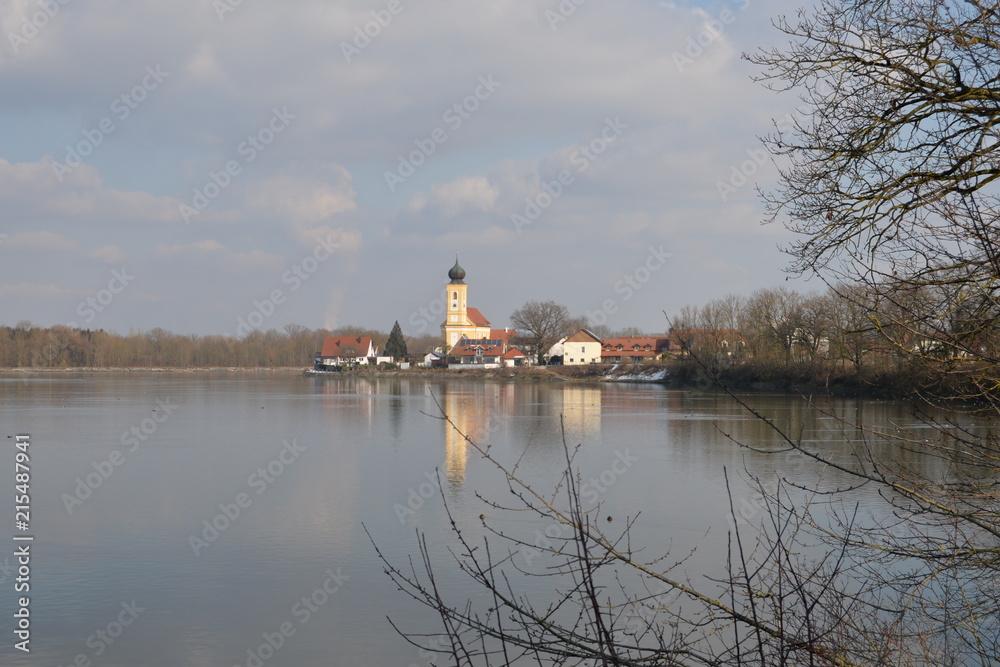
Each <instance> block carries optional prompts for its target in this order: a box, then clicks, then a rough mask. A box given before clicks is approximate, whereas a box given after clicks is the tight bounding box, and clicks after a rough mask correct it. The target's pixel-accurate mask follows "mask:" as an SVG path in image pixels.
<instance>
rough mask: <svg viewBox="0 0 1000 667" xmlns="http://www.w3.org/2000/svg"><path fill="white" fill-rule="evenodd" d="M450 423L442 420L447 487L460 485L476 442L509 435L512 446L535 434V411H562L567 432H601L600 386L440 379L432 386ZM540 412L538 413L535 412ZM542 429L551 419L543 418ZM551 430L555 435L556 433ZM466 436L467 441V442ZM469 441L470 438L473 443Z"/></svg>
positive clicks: (583, 436) (484, 444)
mask: <svg viewBox="0 0 1000 667" xmlns="http://www.w3.org/2000/svg"><path fill="white" fill-rule="evenodd" d="M436 392H437V393H438V400H439V401H440V404H441V408H442V409H443V410H444V412H445V414H446V415H447V416H448V418H449V420H450V422H451V423H449V422H448V421H442V428H443V429H444V448H445V470H444V475H445V481H446V483H447V485H448V487H449V488H450V489H451V490H452V491H456V492H457V491H461V490H462V489H463V487H464V485H465V481H466V473H467V469H468V467H469V465H470V458H472V459H473V460H474V459H475V458H476V446H478V447H479V448H480V449H486V448H488V447H490V446H491V445H495V444H497V442H498V441H500V440H511V439H512V440H514V441H516V443H513V444H512V448H513V449H515V450H518V449H520V448H521V447H523V446H527V444H528V443H530V442H532V441H533V440H535V441H537V440H538V437H537V436H538V435H539V434H538V433H536V429H537V428H538V427H539V425H540V424H539V421H538V420H537V419H536V418H538V417H542V418H554V419H555V421H556V423H558V418H559V417H560V415H561V416H562V417H563V424H564V425H565V429H566V435H567V437H569V438H570V439H572V440H587V439H590V438H594V437H597V436H599V435H600V432H601V389H600V387H596V386H593V387H591V386H582V385H573V386H570V385H557V386H539V385H528V384H522V383H516V382H508V383H495V384H494V383H468V384H466V383H454V382H453V383H442V384H441V385H440V386H439V387H438V389H437V390H436ZM540 411H541V413H543V414H540ZM543 421H544V422H547V423H546V427H545V428H546V430H548V429H550V428H551V427H552V425H553V422H552V420H550V419H543ZM549 435H550V436H553V437H556V438H558V434H557V433H550V434H549ZM470 441H471V442H470ZM472 443H475V446H473V444H472Z"/></svg>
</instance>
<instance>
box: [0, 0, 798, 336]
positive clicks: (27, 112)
mask: <svg viewBox="0 0 1000 667" xmlns="http://www.w3.org/2000/svg"><path fill="white" fill-rule="evenodd" d="M794 9H795V6H794V5H791V4H788V3H782V2H764V1H757V0H736V1H733V0H720V1H719V2H702V3H698V4H687V3H683V2H681V3H663V2H650V1H641V0H614V1H613V2H612V1H610V0H607V1H605V0H600V1H599V0H463V1H462V2H459V1H457V0H438V1H436V2H429V1H421V0H358V1H354V0H345V1H339V2H330V1H327V0H317V1H310V2H301V1H298V0H290V1H285V2H281V3H278V2H264V1H263V0H173V1H171V2H166V1H160V2H150V1H147V0H129V1H128V2H125V1H118V0H102V1H100V2H84V1H83V0H2V2H0V30H2V33H3V40H2V43H0V90H2V91H3V95H2V96H0V128H2V129H0V137H2V141H0V324H3V325H8V326H13V325H15V324H16V323H18V322H19V321H22V320H29V321H31V322H33V323H34V324H36V325H40V326H52V325H57V324H67V325H70V326H79V327H82V328H89V329H105V330H109V331H117V332H119V333H129V332H130V331H140V330H146V331H148V330H150V329H153V328H157V327H161V328H164V329H167V330H170V331H174V332H177V333H183V334H201V335H206V334H224V335H245V334H246V333H247V331H249V330H250V329H261V330H264V329H279V330H281V329H282V328H283V327H285V326H286V325H288V324H291V323H294V324H299V325H302V326H306V327H309V328H319V327H327V328H334V327H338V326H346V325H357V326H363V327H371V328H376V329H382V330H385V331H388V330H389V329H390V328H391V327H392V324H393V322H394V321H396V320H398V321H399V323H400V325H401V326H402V328H403V330H404V332H405V333H407V334H411V335H420V334H425V333H436V332H438V331H439V326H440V323H441V322H442V321H443V315H442V313H443V301H442V300H441V296H442V294H443V289H444V285H445V283H446V282H447V281H448V278H447V272H448V270H449V269H450V268H451V266H452V265H453V264H454V262H455V254H456V252H458V253H459V257H460V262H461V265H462V267H463V268H464V269H465V270H466V272H467V276H466V283H468V284H469V305H470V306H474V307H476V308H478V309H479V310H480V311H481V312H482V313H483V314H484V315H485V316H486V317H487V318H488V319H489V320H490V321H491V322H492V324H493V325H494V326H495V327H503V326H507V325H509V323H510V320H509V318H510V314H511V313H512V312H513V311H514V310H515V309H517V308H519V307H520V306H522V305H523V304H524V303H525V302H527V301H529V300H543V301H544V300H550V299H551V300H554V301H556V302H559V303H562V304H564V305H565V306H567V307H568V309H569V311H570V313H571V314H572V315H587V316H588V317H589V319H590V321H591V323H592V324H607V325H608V326H609V327H611V328H612V329H616V328H622V327H627V326H628V327H639V328H640V329H643V330H645V331H647V332H649V333H656V332H660V331H663V330H665V328H666V321H665V317H664V312H666V313H667V314H673V313H676V311H677V310H678V309H679V308H680V307H682V306H683V305H685V304H701V303H704V302H706V301H707V300H709V299H713V298H717V297H721V296H723V295H725V294H728V293H733V292H735V293H741V294H749V293H750V292H751V291H752V290H754V289H757V288H761V287H771V286H776V285H778V284H790V285H791V286H793V287H796V288H798V289H802V290H803V291H805V290H806V289H807V288H808V287H809V286H808V285H798V284H796V283H786V282H785V280H786V274H785V273H784V272H783V271H782V268H783V267H784V266H785V265H786V263H787V258H786V256H785V255H783V254H782V253H781V252H780V250H779V249H778V247H779V245H780V244H784V243H787V242H789V241H790V236H789V233H788V232H787V231H786V230H785V229H784V228H783V227H782V226H781V225H780V224H771V225H762V224H761V222H762V219H763V208H762V206H761V204H760V202H759V200H758V196H757V194H756V192H755V186H760V187H763V188H765V189H766V188H769V187H773V186H774V184H775V182H776V177H777V170H776V167H775V166H774V164H773V163H772V162H771V160H770V159H769V158H766V157H765V155H764V153H763V152H762V148H761V144H760V140H759V138H758V137H759V136H760V135H763V134H765V133H767V132H768V131H769V130H770V129H771V127H772V119H781V118H783V117H786V115H787V114H788V113H790V112H792V111H793V110H794V108H795V105H796V100H795V98H794V97H793V96H790V95H779V94H776V93H773V92H771V91H768V90H766V89H765V88H764V87H763V86H762V85H761V84H759V83H755V82H754V81H753V80H752V79H751V77H752V76H753V75H754V74H756V73H758V72H757V70H756V68H755V66H753V65H751V64H750V63H748V62H746V61H745V60H743V59H742V58H741V53H742V52H746V51H753V50H755V49H757V48H758V47H761V46H767V45H771V44H781V43H782V40H781V39H780V35H778V34H777V32H776V31H775V30H774V28H773V27H772V26H771V21H772V20H773V19H774V17H775V16H777V15H779V14H780V13H789V12H793V11H794Z"/></svg>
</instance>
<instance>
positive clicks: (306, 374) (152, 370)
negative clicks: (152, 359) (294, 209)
mask: <svg viewBox="0 0 1000 667" xmlns="http://www.w3.org/2000/svg"><path fill="white" fill-rule="evenodd" d="M678 370H680V369H678V368H677V367H676V366H674V367H671V366H661V365H656V366H627V367H624V368H622V367H617V368H616V367H615V366H613V365H608V366H605V365H601V366H596V367H595V366H519V367H509V368H490V369H487V368H461V369H443V368H422V367H413V368H409V369H406V370H401V369H388V370H380V369H377V368H372V367H359V368H353V369H350V370H345V371H341V372H326V373H312V372H311V371H312V368H310V367H304V366H277V367H270V368H257V367H241V366H189V367H183V368H176V367H118V366H107V367H79V368H77V367H71V368H69V367H67V368H23V367H22V368H0V377H11V376H21V377H24V376H30V375H52V376H59V375H68V374H99V373H119V374H143V373H149V374H212V373H214V374H232V375H239V374H246V375H262V374H264V375H298V376H301V377H303V378H313V379H324V380H326V379H340V378H349V377H365V378H404V379H406V378H412V379H444V380H465V381H469V380H472V381H502V382H567V383H574V384H578V383H579V384H600V383H626V382H632V383H637V384H659V385H662V386H664V387H667V388H670V389H687V390H693V391H718V390H721V389H722V388H721V387H720V386H719V385H716V384H714V383H711V382H710V381H709V382H698V381H692V380H691V379H690V378H685V377H684V375H685V374H684V373H683V372H677V371H678ZM706 380H707V378H706ZM729 380H730V382H729V383H728V384H727V386H728V389H729V390H730V391H734V392H740V393H762V392H771V393H782V394H791V395H801V394H811V395H831V396H864V397H871V398H901V397H903V396H905V395H906V393H907V392H905V391H900V389H899V388H889V387H879V386H874V385H870V386H857V385H851V384H846V385H845V384H839V383H837V384H830V385H826V386H823V385H821V384H811V383H808V382H806V383H799V382H795V381H794V380H792V378H789V380H790V381H787V382H781V381H778V382H776V381H773V380H771V381H766V380H765V381H761V380H759V379H758V380H756V381H750V382H747V381H740V380H739V379H734V378H729Z"/></svg>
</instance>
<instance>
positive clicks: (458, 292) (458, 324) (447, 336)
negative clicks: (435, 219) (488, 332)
mask: <svg viewBox="0 0 1000 667" xmlns="http://www.w3.org/2000/svg"><path fill="white" fill-rule="evenodd" d="M448 277H449V278H450V279H451V282H449V283H448V285H447V295H446V297H445V298H446V308H447V310H446V311H445V320H444V324H442V325H441V334H442V336H444V349H445V350H450V349H451V348H452V347H454V346H455V343H457V342H458V341H459V339H460V338H461V337H462V334H463V333H465V331H466V329H467V328H468V326H469V324H470V322H469V304H468V301H467V297H468V289H469V286H468V285H466V284H465V269H463V268H462V267H461V266H459V264H458V253H455V266H453V267H451V270H450V271H448Z"/></svg>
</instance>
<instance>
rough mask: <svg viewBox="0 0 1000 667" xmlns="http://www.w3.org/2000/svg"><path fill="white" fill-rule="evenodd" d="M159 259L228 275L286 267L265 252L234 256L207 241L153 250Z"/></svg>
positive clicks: (236, 253) (221, 247) (215, 242)
mask: <svg viewBox="0 0 1000 667" xmlns="http://www.w3.org/2000/svg"><path fill="white" fill-rule="evenodd" d="M153 257H155V258H156V259H159V260H162V261H167V262H173V263H175V264H181V265H183V264H191V265H198V266H208V267H214V268H216V269H218V270H220V271H224V272H227V273H231V272H243V271H254V270H260V269H271V270H276V269H280V268H281V267H282V266H283V265H284V259H283V258H282V257H281V255H275V254H270V253H266V252H264V251H262V250H251V251H250V252H244V253H239V252H233V251H232V250H230V249H229V248H227V247H226V246H224V245H222V244H221V243H219V242H218V241H215V240H212V239H205V240H202V241H197V242H195V243H188V244H179V245H159V246H156V248H154V250H153Z"/></svg>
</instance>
